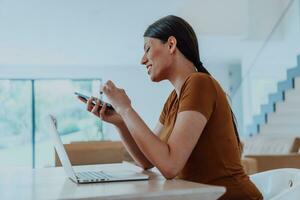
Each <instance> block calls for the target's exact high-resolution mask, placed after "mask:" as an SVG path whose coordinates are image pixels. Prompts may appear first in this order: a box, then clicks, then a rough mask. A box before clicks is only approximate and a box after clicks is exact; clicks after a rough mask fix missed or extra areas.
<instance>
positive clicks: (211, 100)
mask: <svg viewBox="0 0 300 200" xmlns="http://www.w3.org/2000/svg"><path fill="white" fill-rule="evenodd" d="M216 96H217V92H216V88H215V85H214V83H213V80H212V78H211V77H210V76H209V75H206V74H200V73H199V74H198V73H197V74H192V75H191V76H190V77H189V78H188V79H187V80H186V82H185V83H184V85H183V86H182V89H181V94H180V99H179V108H178V113H179V112H182V111H187V110H192V111H198V112H200V113H201V114H203V115H204V116H205V118H206V119H207V120H208V119H209V118H210V116H211V114H212V112H213V110H214V108H215V104H216Z"/></svg>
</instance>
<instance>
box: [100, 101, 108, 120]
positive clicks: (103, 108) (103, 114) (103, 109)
mask: <svg viewBox="0 0 300 200" xmlns="http://www.w3.org/2000/svg"><path fill="white" fill-rule="evenodd" d="M105 112H106V103H105V104H104V105H103V106H102V108H101V110H100V112H99V117H100V118H101V119H104V117H105Z"/></svg>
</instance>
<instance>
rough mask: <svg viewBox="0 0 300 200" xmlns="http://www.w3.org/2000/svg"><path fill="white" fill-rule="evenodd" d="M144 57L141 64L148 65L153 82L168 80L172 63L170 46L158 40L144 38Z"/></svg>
mask: <svg viewBox="0 0 300 200" xmlns="http://www.w3.org/2000/svg"><path fill="white" fill-rule="evenodd" d="M144 52H145V53H144V55H143V57H142V60H141V64H143V65H146V67H147V71H148V74H149V76H150V78H151V80H152V81H154V82H159V81H161V80H164V79H167V78H168V74H169V71H170V66H171V63H172V56H171V55H170V50H169V48H168V44H167V42H166V43H163V42H162V41H161V40H159V39H156V38H150V37H145V38H144Z"/></svg>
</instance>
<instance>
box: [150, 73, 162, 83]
mask: <svg viewBox="0 0 300 200" xmlns="http://www.w3.org/2000/svg"><path fill="white" fill-rule="evenodd" d="M150 79H151V81H152V82H159V81H161V80H160V79H159V78H158V77H156V76H153V75H151V74H150Z"/></svg>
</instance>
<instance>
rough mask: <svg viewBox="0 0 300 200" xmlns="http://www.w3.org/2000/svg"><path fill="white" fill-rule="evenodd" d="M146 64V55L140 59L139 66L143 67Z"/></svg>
mask: <svg viewBox="0 0 300 200" xmlns="http://www.w3.org/2000/svg"><path fill="white" fill-rule="evenodd" d="M146 63H147V57H146V54H144V55H143V57H142V59H141V64H142V65H145V64H146Z"/></svg>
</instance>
